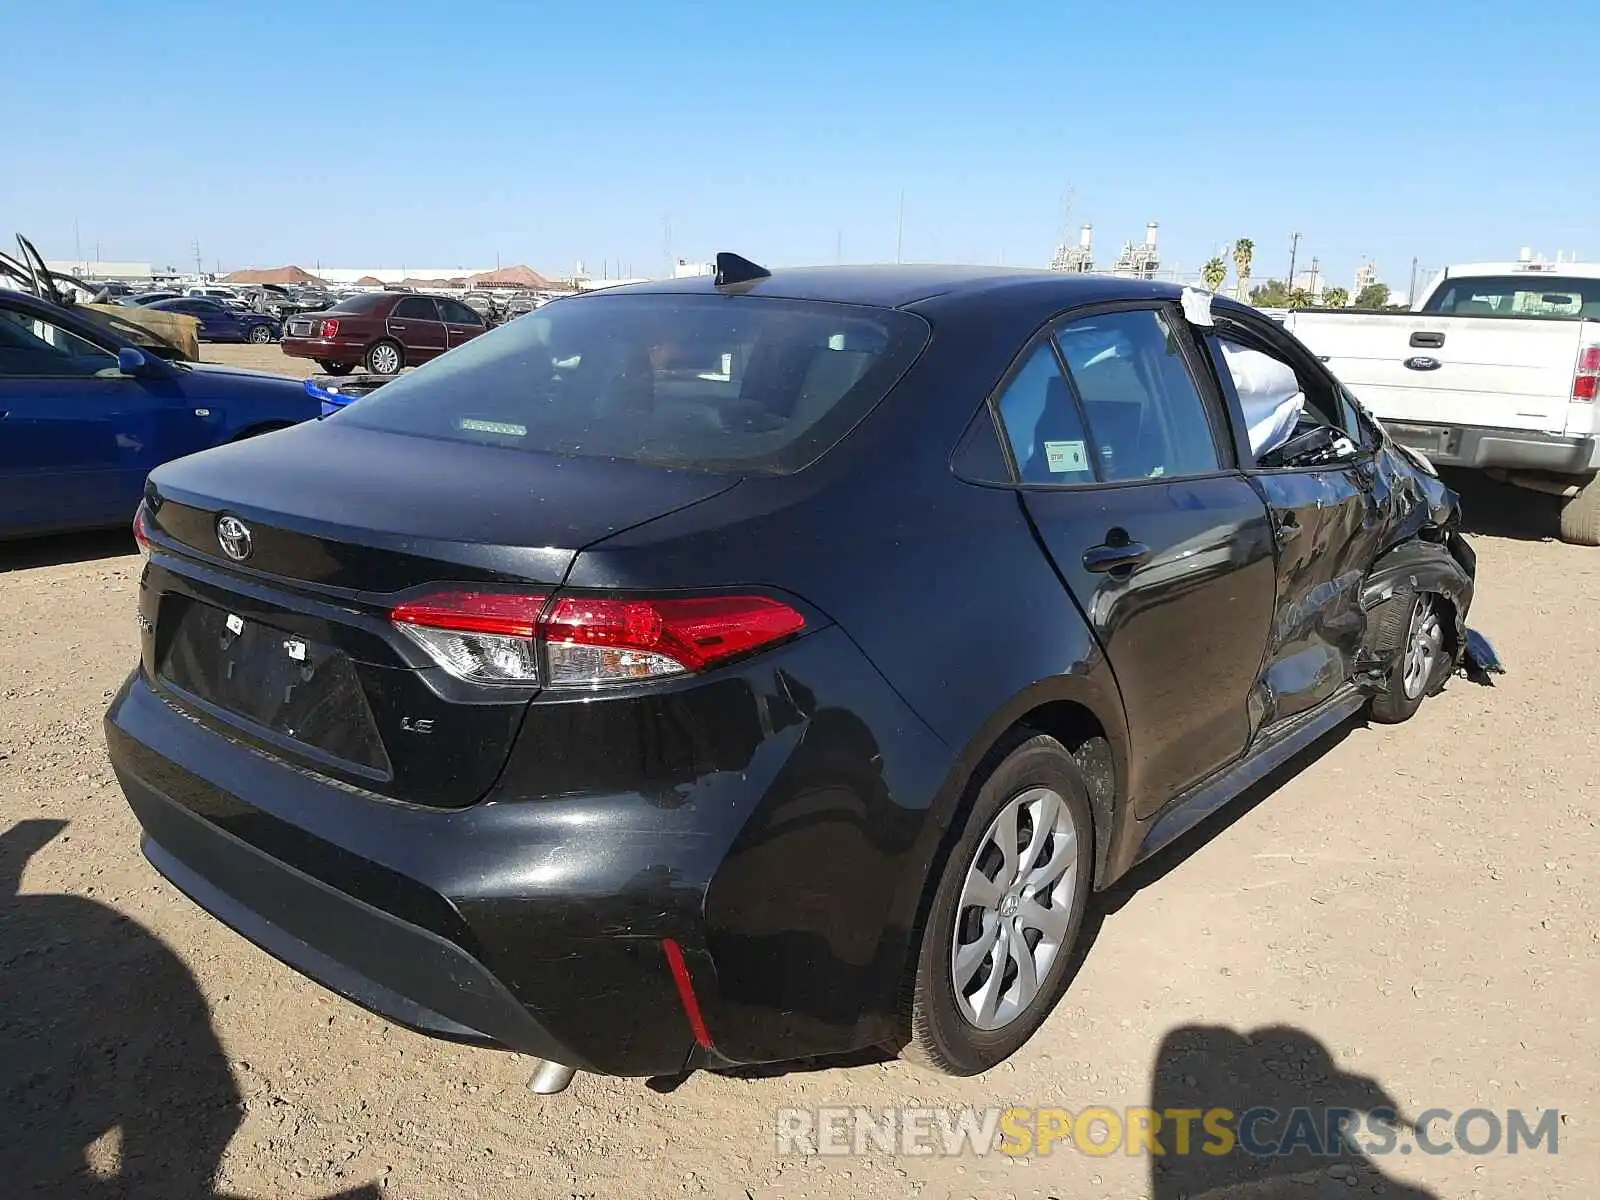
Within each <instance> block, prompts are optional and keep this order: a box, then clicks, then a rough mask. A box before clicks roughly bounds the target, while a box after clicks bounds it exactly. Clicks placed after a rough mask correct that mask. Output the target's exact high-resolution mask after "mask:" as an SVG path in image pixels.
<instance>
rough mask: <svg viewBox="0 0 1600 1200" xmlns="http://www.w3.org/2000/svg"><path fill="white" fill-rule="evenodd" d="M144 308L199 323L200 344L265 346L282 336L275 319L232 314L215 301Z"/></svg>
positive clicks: (189, 299)
mask: <svg viewBox="0 0 1600 1200" xmlns="http://www.w3.org/2000/svg"><path fill="white" fill-rule="evenodd" d="M145 307H146V308H155V309H160V310H161V311H162V312H174V313H182V314H183V315H184V316H186V317H193V318H194V319H195V320H197V321H199V322H200V340H201V341H202V342H255V343H256V344H257V345H262V346H264V345H266V344H267V343H268V342H275V341H277V340H278V339H279V338H281V337H282V336H283V326H282V325H281V324H279V323H278V320H277V318H276V317H269V316H267V315H266V314H265V313H256V312H235V311H234V310H233V309H231V308H228V307H226V306H225V305H223V304H221V303H219V302H218V301H216V300H207V299H206V298H204V297H203V296H180V297H178V298H177V299H176V300H157V301H155V302H154V303H152V304H147V305H146V306H145Z"/></svg>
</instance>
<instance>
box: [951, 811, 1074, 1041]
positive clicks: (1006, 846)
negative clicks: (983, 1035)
mask: <svg viewBox="0 0 1600 1200" xmlns="http://www.w3.org/2000/svg"><path fill="white" fill-rule="evenodd" d="M1077 877H1078V828H1077V823H1076V822H1075V821H1074V820H1073V817H1072V810H1071V809H1070V808H1069V807H1068V806H1067V804H1066V802H1065V801H1063V800H1062V798H1061V797H1060V796H1059V795H1057V794H1056V793H1055V792H1053V791H1051V790H1050V789H1049V788H1030V789H1029V790H1028V791H1026V792H1023V793H1022V794H1021V795H1019V796H1016V797H1015V798H1013V799H1012V800H1010V801H1008V802H1007V804H1006V806H1005V807H1004V808H1002V809H1001V810H1000V813H999V815H998V816H996V817H995V819H994V822H993V823H992V824H991V825H990V826H989V829H988V832H987V833H985V834H984V835H983V840H982V841H981V842H979V843H978V851H977V854H976V855H974V857H973V860H972V862H971V863H970V864H969V865H968V867H967V878H966V882H965V884H964V885H963V886H962V889H961V900H960V903H959V904H958V906H957V908H956V922H955V936H954V938H953V939H952V945H951V947H950V968H951V978H952V980H953V981H954V983H955V991H956V1005H957V1007H959V1008H960V1010H961V1015H962V1016H964V1017H965V1018H966V1019H967V1020H968V1021H970V1022H971V1023H972V1024H973V1025H976V1026H977V1027H978V1028H979V1029H1000V1028H1002V1027H1004V1026H1006V1025H1009V1024H1010V1023H1011V1022H1012V1021H1014V1020H1016V1019H1017V1018H1018V1017H1019V1016H1021V1015H1022V1014H1023V1013H1024V1012H1025V1011H1027V1009H1028V1007H1029V1005H1031V1004H1032V1003H1033V1001H1034V998H1035V997H1036V996H1037V995H1038V994H1039V984H1040V981H1041V980H1043V979H1044V977H1045V976H1046V975H1047V974H1048V973H1049V971H1050V967H1051V965H1052V964H1053V963H1054V962H1055V960H1056V956H1057V955H1058V954H1060V953H1061V951H1062V946H1063V943H1064V941H1065V939H1066V936H1067V933H1068V929H1067V925H1068V923H1069V922H1070V921H1071V919H1072V899H1073V894H1074V892H1075V891H1076V890H1077Z"/></svg>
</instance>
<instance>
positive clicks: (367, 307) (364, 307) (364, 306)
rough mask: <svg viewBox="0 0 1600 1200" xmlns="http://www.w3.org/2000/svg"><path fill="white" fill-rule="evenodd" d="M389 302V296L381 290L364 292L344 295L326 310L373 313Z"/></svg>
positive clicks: (356, 313) (361, 313)
mask: <svg viewBox="0 0 1600 1200" xmlns="http://www.w3.org/2000/svg"><path fill="white" fill-rule="evenodd" d="M388 303H389V297H388V296H386V295H385V294H384V293H383V292H366V293H364V294H362V295H359V296H346V297H345V298H344V299H343V300H341V301H339V303H337V304H335V305H334V306H333V307H331V308H329V309H328V310H327V311H328V312H337V313H352V314H355V315H358V316H359V315H363V314H370V313H375V312H377V311H378V310H379V309H381V308H383V307H384V306H385V305H387V304H388Z"/></svg>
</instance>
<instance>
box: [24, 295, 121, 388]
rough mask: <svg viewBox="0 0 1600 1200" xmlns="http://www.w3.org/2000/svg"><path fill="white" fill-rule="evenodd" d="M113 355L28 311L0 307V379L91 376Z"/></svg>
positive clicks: (114, 362) (110, 363)
mask: <svg viewBox="0 0 1600 1200" xmlns="http://www.w3.org/2000/svg"><path fill="white" fill-rule="evenodd" d="M116 365H117V356H116V355H115V354H112V353H111V352H110V351H107V350H104V349H102V348H101V347H99V346H97V345H95V344H94V343H93V342H91V341H89V340H87V339H86V338H82V337H79V336H78V335H77V334H75V333H73V332H71V331H70V330H68V329H64V328H62V327H61V326H59V325H56V324H54V323H52V322H50V321H45V320H42V319H40V318H38V317H35V316H33V315H32V314H30V313H25V312H18V311H16V310H14V309H6V308H0V379H3V378H6V377H7V376H20V377H26V376H37V375H50V376H67V377H78V378H82V377H84V376H88V375H93V374H94V373H95V372H96V371H103V370H105V369H106V368H107V367H115V366H116Z"/></svg>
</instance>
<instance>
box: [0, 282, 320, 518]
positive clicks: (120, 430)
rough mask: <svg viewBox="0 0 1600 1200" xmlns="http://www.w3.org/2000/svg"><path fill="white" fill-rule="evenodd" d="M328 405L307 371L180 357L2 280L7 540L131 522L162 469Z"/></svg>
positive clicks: (1, 416)
mask: <svg viewBox="0 0 1600 1200" xmlns="http://www.w3.org/2000/svg"><path fill="white" fill-rule="evenodd" d="M317 410H318V404H317V401H316V400H314V399H312V398H311V397H310V396H308V395H307V394H306V390H305V386H304V384H303V383H302V382H301V381H300V380H295V379H284V378H281V377H279V376H276V375H268V374H265V373H264V372H257V371H245V370H241V369H239V368H234V367H225V366H219V365H215V364H211V363H185V362H168V361H166V360H164V359H162V358H160V357H157V356H156V355H155V354H153V353H151V352H150V351H149V350H143V349H140V348H139V347H138V346H135V345H134V344H133V343H132V342H131V341H129V340H127V339H126V338H124V337H122V336H121V335H119V334H117V333H113V332H112V331H111V330H109V329H107V328H106V327H105V326H103V325H100V324H98V323H97V322H95V321H93V320H91V319H90V318H88V317H86V316H83V315H81V314H79V313H76V312H74V311H72V310H71V309H68V308H61V307H58V306H56V305H54V304H51V303H49V302H48V301H44V300H40V299H37V298H36V297H34V296H31V295H28V294H26V293H23V292H13V291H7V290H5V289H0V538H9V537H25V536H29V535H32V534H40V533H54V532H58V531H62V530H68V529H92V528H96V527H101V526H109V525H120V524H123V523H126V522H130V521H132V520H133V513H134V509H135V508H136V507H137V506H138V503H139V498H140V496H141V495H142V494H143V491H144V479H145V476H146V475H147V474H148V473H149V472H150V471H151V470H152V469H153V468H154V467H156V466H159V465H160V464H161V463H164V462H166V461H167V460H168V459H173V458H179V457H181V456H183V455H185V454H192V453H194V452H195V451H197V450H206V449H209V448H210V447H212V446H217V445H221V444H222V443H224V442H232V441H237V440H239V439H240V438H244V437H249V436H251V435H253V434H257V433H265V432H267V431H268V430H272V429H280V428H282V427H284V426H286V425H292V424H295V423H296V422H298V421H304V420H308V419H309V418H312V417H315V416H317Z"/></svg>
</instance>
